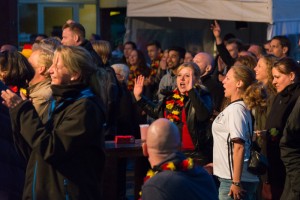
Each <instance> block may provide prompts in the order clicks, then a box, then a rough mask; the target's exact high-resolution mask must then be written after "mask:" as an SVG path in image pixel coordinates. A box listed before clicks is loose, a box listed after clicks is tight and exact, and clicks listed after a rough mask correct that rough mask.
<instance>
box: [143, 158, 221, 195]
mask: <svg viewBox="0 0 300 200" xmlns="http://www.w3.org/2000/svg"><path fill="white" fill-rule="evenodd" d="M184 159H186V158H185V156H184V155H183V154H182V153H180V152H177V153H172V154H170V155H169V156H168V157H167V158H166V159H165V160H164V161H162V162H161V163H159V164H158V165H156V166H155V167H154V169H160V168H161V166H162V165H163V164H165V163H167V162H173V163H174V164H175V166H177V163H180V162H182V160H184ZM176 170H177V169H176ZM176 170H175V171H171V170H163V171H161V170H158V171H156V172H155V175H154V176H153V177H152V178H150V179H149V180H147V181H146V182H145V184H144V185H143V187H142V199H143V200H179V199H180V200H182V199H188V200H217V199H218V195H217V194H218V192H217V189H216V186H215V184H214V181H213V179H212V177H211V176H210V175H209V174H208V173H207V172H206V171H205V170H204V169H203V168H202V167H199V166H196V167H194V168H192V169H189V170H187V171H176Z"/></svg>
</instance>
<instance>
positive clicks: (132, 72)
mask: <svg viewBox="0 0 300 200" xmlns="http://www.w3.org/2000/svg"><path fill="white" fill-rule="evenodd" d="M139 75H141V72H140V71H139V70H138V67H135V66H130V68H129V76H128V85H127V88H128V90H129V91H133V88H134V79H135V78H136V77H138V76H139Z"/></svg>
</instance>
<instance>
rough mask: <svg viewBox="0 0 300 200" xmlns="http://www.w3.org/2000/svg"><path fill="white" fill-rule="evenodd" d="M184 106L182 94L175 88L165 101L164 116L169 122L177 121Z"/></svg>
mask: <svg viewBox="0 0 300 200" xmlns="http://www.w3.org/2000/svg"><path fill="white" fill-rule="evenodd" d="M183 106H184V96H182V95H180V93H179V90H178V89H175V90H174V91H173V95H172V96H171V97H170V98H169V99H168V100H167V101H166V111H167V113H166V118H167V119H169V120H170V121H171V122H179V121H180V117H179V115H180V114H181V111H182V108H183Z"/></svg>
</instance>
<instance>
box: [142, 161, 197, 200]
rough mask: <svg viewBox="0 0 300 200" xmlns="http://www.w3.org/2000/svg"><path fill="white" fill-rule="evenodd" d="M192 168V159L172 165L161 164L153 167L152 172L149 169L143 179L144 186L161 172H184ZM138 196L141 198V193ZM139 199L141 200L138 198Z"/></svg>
mask: <svg viewBox="0 0 300 200" xmlns="http://www.w3.org/2000/svg"><path fill="white" fill-rule="evenodd" d="M193 168H194V161H193V159H192V158H187V159H185V160H182V161H180V162H177V163H174V162H166V163H164V164H162V165H161V166H154V167H153V170H152V169H149V170H148V172H147V174H146V176H145V178H144V184H145V183H146V182H147V181H148V180H149V179H150V178H152V177H153V176H155V175H156V174H157V173H159V172H162V171H181V172H186V171H188V170H190V169H193ZM140 196H141V197H142V192H140ZM140 199H141V198H140Z"/></svg>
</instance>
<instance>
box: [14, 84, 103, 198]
mask: <svg viewBox="0 0 300 200" xmlns="http://www.w3.org/2000/svg"><path fill="white" fill-rule="evenodd" d="M51 87H52V90H53V96H54V100H55V101H54V100H53V101H52V104H51V105H52V106H53V107H52V106H51V107H50V112H49V120H48V122H47V124H46V125H44V124H42V123H41V121H40V119H39V117H38V115H37V113H36V111H35V109H34V107H33V105H32V104H31V102H30V101H24V102H22V103H20V104H19V105H18V106H17V107H15V108H13V109H11V110H10V113H11V118H12V122H13V127H14V129H15V131H14V132H17V133H18V132H19V133H21V136H22V137H23V138H24V139H25V141H26V142H27V144H28V145H29V146H30V147H31V148H32V152H31V154H30V158H29V162H28V165H27V170H26V179H25V187H24V194H23V199H43V200H48V199H49V200H52V199H57V200H60V199H73V200H75V199H91V200H94V199H101V194H102V185H101V180H102V173H103V167H104V160H105V156H104V135H103V131H102V126H103V123H104V118H105V117H104V112H103V109H102V106H103V105H101V104H100V103H99V99H98V97H96V96H95V95H93V94H92V93H91V92H90V90H89V89H87V88H86V87H85V86H84V85H71V86H51ZM51 108H53V109H51ZM46 114H47V113H46Z"/></svg>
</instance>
